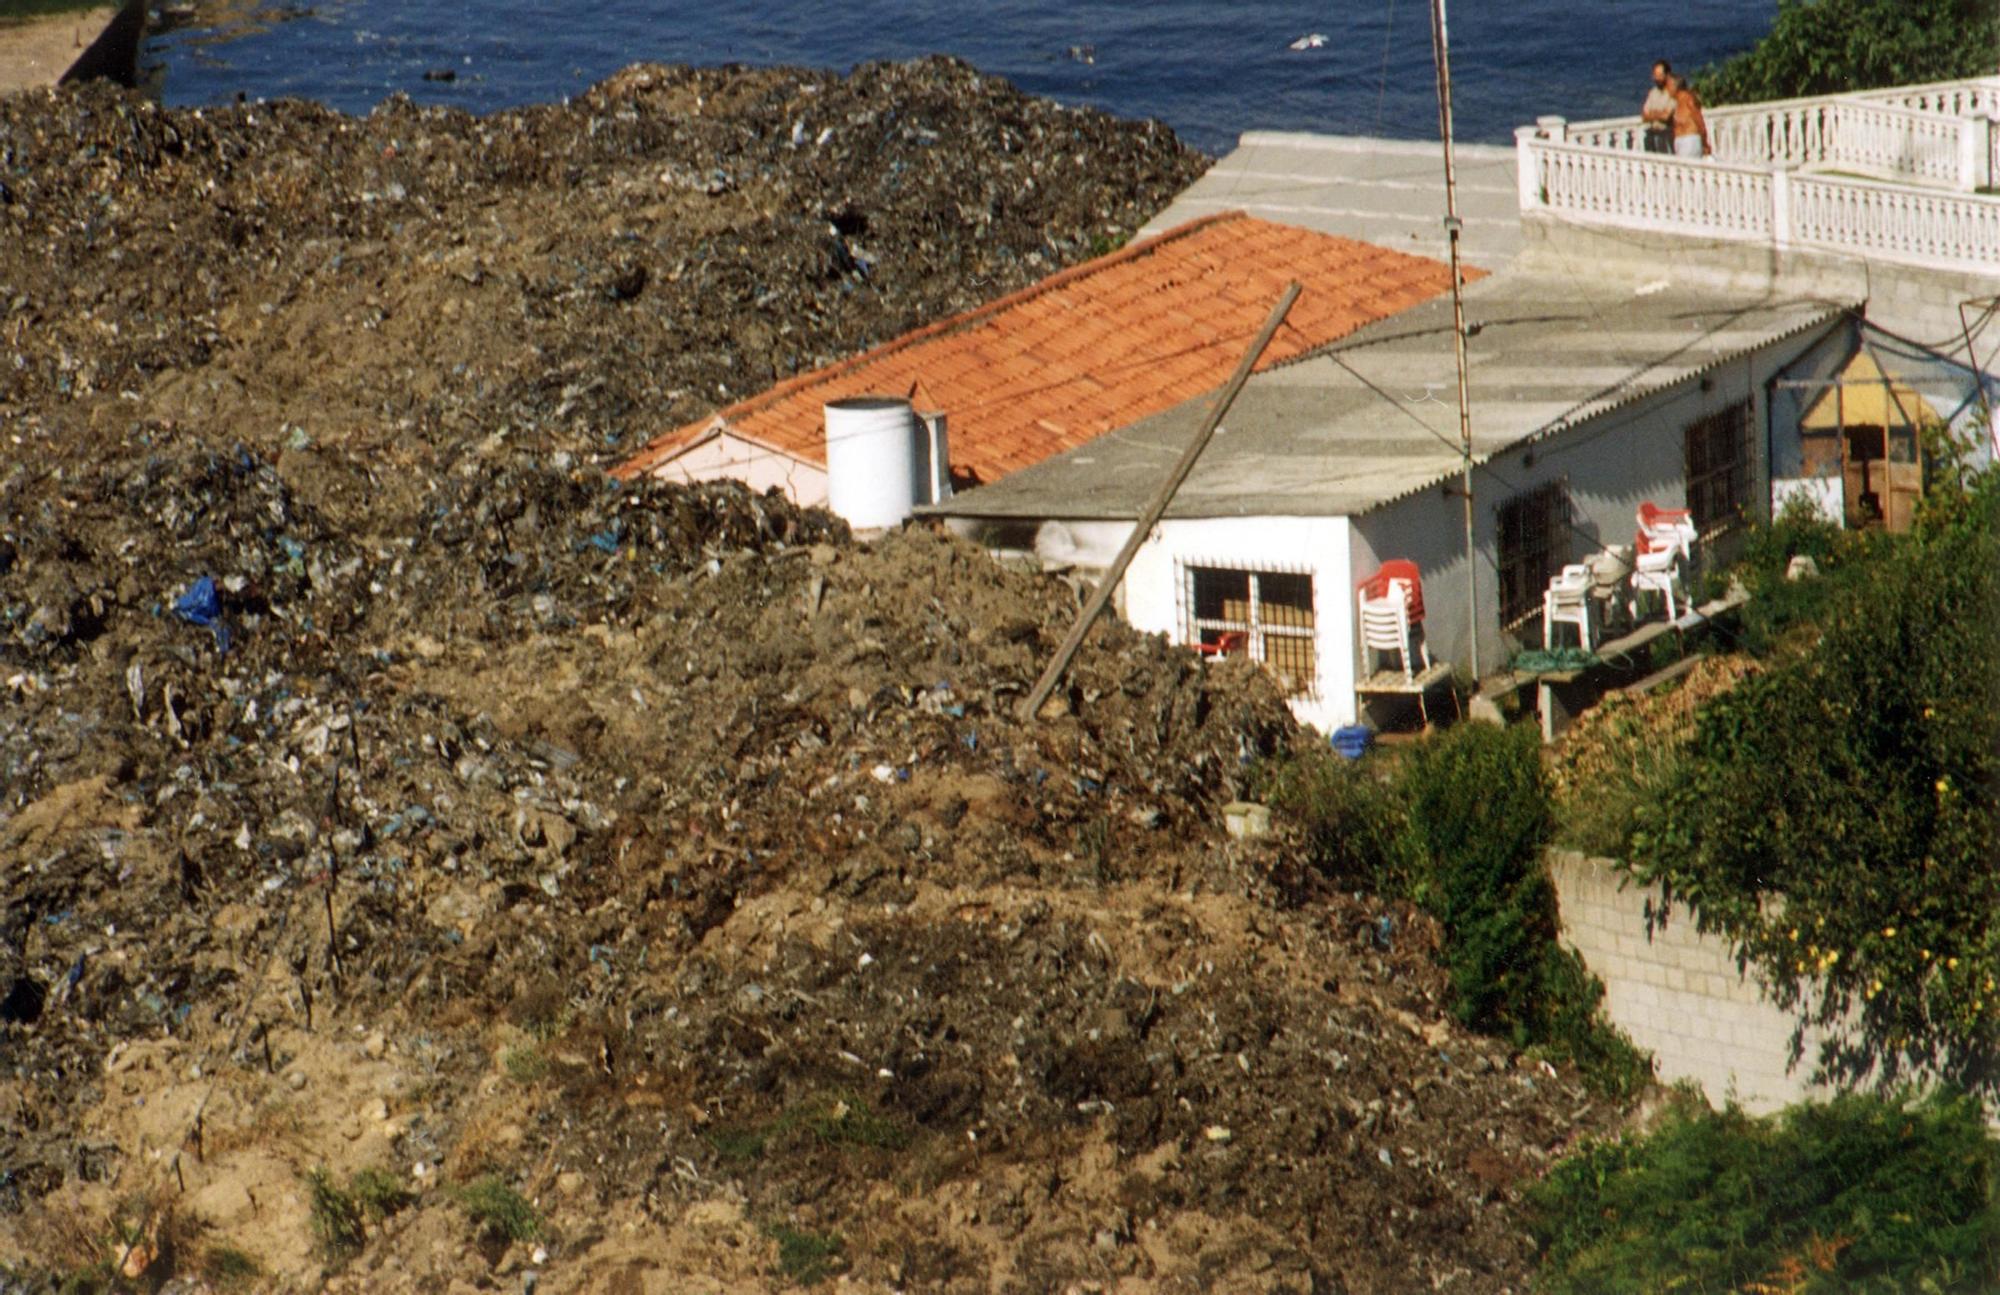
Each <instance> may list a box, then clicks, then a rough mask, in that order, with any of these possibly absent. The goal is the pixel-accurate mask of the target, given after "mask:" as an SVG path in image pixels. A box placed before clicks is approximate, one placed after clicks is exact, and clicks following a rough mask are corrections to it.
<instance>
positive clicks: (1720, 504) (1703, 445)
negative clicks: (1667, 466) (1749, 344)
mask: <svg viewBox="0 0 2000 1295" xmlns="http://www.w3.org/2000/svg"><path fill="white" fill-rule="evenodd" d="M1750 423H1751V409H1750V402H1749V401H1747V400H1745V401H1740V402H1738V403H1737V404H1734V405H1731V406H1730V407H1729V408H1727V409H1725V410H1723V411H1721V412H1720V413H1716V414H1710V415H1709V416H1708V417H1707V418H1703V419H1700V420H1698V421H1696V422H1693V423H1690V424H1688V428H1687V432H1686V433H1685V439H1684V443H1685V445H1686V452H1687V506H1688V513H1689V515H1690V516H1691V517H1692V519H1693V521H1694V525H1695V529H1696V530H1698V531H1700V532H1701V533H1702V534H1703V535H1708V534H1711V533H1713V532H1715V531H1720V530H1725V529H1727V528H1728V527H1730V526H1734V525H1735V524H1736V523H1737V522H1738V521H1741V520H1742V518H1743V511H1744V509H1746V508H1748V507H1749V506H1750Z"/></svg>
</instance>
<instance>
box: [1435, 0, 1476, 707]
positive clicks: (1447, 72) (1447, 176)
mask: <svg viewBox="0 0 2000 1295" xmlns="http://www.w3.org/2000/svg"><path fill="white" fill-rule="evenodd" d="M1444 5H1445V0H1431V58H1432V60H1433V62H1435V63H1436V65H1437V99H1438V134H1439V135H1441V136H1443V137H1444V210H1445V217H1444V232H1445V238H1446V239H1447V241H1448V242H1449V244H1450V247H1451V342H1452V350H1453V354H1454V355H1455V357H1456V358H1457V360H1458V441H1459V447H1460V451H1461V453H1462V454H1463V456H1464V459H1463V461H1464V481H1463V482H1462V483H1461V484H1462V490H1461V493H1463V494H1464V496H1465V632H1466V636H1467V645H1468V651H1469V653H1470V656H1471V665H1472V687H1473V690H1474V691H1475V692H1476V691H1478V688H1479V571H1478V565H1477V562H1476V558H1477V556H1478V550H1476V549H1475V548H1474V547H1473V544H1472V410H1471V408H1470V407H1469V406H1468V405H1467V403H1466V390H1465V298H1464V296H1463V295H1462V294H1461V289H1462V288H1463V287H1464V279H1463V277H1462V276H1461V275H1460V273H1459V268H1458V235H1459V231H1460V229H1461V228H1462V227H1463V226H1462V224H1461V222H1460V221H1459V219H1458V178H1457V175H1456V173H1455V172H1454V171H1453V169H1452V159H1451V40H1450V37H1449V35H1448V34H1447V31H1446V28H1445V18H1444Z"/></svg>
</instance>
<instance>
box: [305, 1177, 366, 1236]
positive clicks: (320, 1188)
mask: <svg viewBox="0 0 2000 1295" xmlns="http://www.w3.org/2000/svg"><path fill="white" fill-rule="evenodd" d="M306 1192H307V1197H308V1201H307V1207H308V1209H309V1210H310V1211H311V1215H312V1234H313V1240H314V1241H316V1242H318V1243H319V1248H320V1251H321V1253H323V1254H324V1255H325V1256H326V1257H327V1258H329V1259H333V1260H341V1259H346V1258H348V1257H349V1256H351V1255H353V1254H355V1253H357V1252H358V1251H359V1250H360V1249H361V1243H362V1241H363V1239H364V1237H365V1225H366V1221H367V1215H366V1214H365V1213H363V1211H362V1208H361V1202H360V1201H358V1200H356V1199H355V1197H354V1193H353V1192H351V1191H348V1190H347V1189H346V1188H344V1187H342V1186H341V1185H340V1184H339V1183H337V1182H335V1181H334V1178H333V1174H332V1173H331V1172H329V1171H328V1170H327V1168H326V1166H324V1165H322V1166H320V1167H319V1168H317V1169H315V1170H313V1171H312V1172H311V1173H309V1174H307V1175H306Z"/></svg>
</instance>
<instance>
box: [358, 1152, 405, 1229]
mask: <svg viewBox="0 0 2000 1295" xmlns="http://www.w3.org/2000/svg"><path fill="white" fill-rule="evenodd" d="M348 1192H349V1193H350V1194H351V1195H352V1196H353V1197H354V1199H355V1201H356V1202H358V1203H359V1204H360V1206H361V1209H362V1212H363V1213H364V1214H366V1215H367V1216H368V1219H369V1221H370V1222H374V1223H379V1222H381V1221H382V1220H383V1219H386V1218H388V1217H389V1216H390V1215H391V1214H394V1213H396V1212H397V1211H399V1210H401V1209H403V1208H404V1207H406V1206H407V1205H409V1204H410V1202H411V1201H413V1200H415V1199H416V1197H414V1196H413V1195H411V1194H410V1192H409V1191H408V1189H406V1188H405V1187H404V1186H403V1180H402V1179H400V1178H398V1177H396V1175H395V1174H393V1173H391V1172H390V1171H389V1170H387V1169H381V1168H377V1167H374V1166H370V1167H369V1168H367V1169H363V1170H360V1171H358V1172H357V1173H356V1174H355V1175H354V1177H353V1178H351V1179H349V1180H348Z"/></svg>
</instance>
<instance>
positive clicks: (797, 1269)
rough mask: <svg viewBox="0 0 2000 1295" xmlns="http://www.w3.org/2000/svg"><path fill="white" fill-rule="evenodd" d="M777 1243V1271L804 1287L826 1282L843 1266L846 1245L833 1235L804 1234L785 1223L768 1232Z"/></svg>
mask: <svg viewBox="0 0 2000 1295" xmlns="http://www.w3.org/2000/svg"><path fill="white" fill-rule="evenodd" d="M765 1233H766V1235H768V1236H769V1237H770V1238H771V1239H772V1240H773V1241H776V1242H777V1243H778V1269H779V1271H781V1272H783V1273H784V1274H785V1276H786V1277H787V1278H788V1279H790V1280H792V1281H795V1282H797V1283H799V1285H801V1286H811V1285H814V1284H816V1283H818V1282H822V1281H825V1280H826V1279H827V1278H828V1277H831V1276H833V1274H834V1273H836V1272H838V1271H840V1268H841V1266H842V1252H843V1251H844V1250H845V1249H846V1245H845V1243H844V1242H842V1241H841V1239H840V1238H839V1237H838V1236H836V1235H834V1234H833V1233H830V1232H828V1233H821V1232H801V1231H799V1230H798V1229H797V1228H792V1227H787V1226H786V1225H784V1224H783V1223H775V1224H772V1225H771V1226H770V1227H769V1228H767V1229H765Z"/></svg>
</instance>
